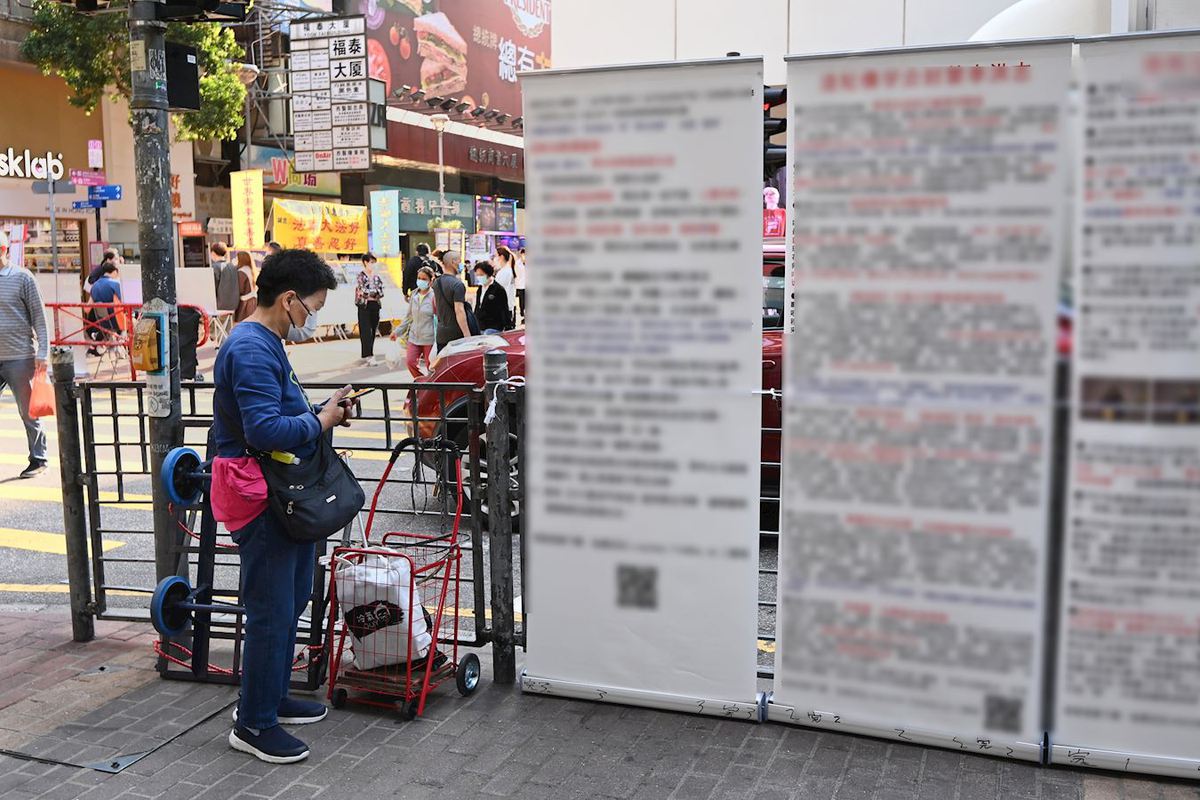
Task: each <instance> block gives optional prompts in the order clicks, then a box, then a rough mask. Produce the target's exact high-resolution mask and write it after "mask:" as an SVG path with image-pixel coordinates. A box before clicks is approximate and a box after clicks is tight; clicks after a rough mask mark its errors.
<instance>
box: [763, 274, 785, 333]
mask: <svg viewBox="0 0 1200 800" xmlns="http://www.w3.org/2000/svg"><path fill="white" fill-rule="evenodd" d="M782 271H783V267H779V272H781V273H782ZM762 282H763V303H762V306H763V321H762V325H763V330H772V329H778V328H782V327H783V307H784V306H783V303H784V296H785V292H784V289H785V288H786V287H785V285H784V277H783V275H782V274H780V275H769V276H768V275H764V276H763V279H762Z"/></svg>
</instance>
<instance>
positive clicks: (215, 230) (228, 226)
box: [208, 217, 233, 236]
mask: <svg viewBox="0 0 1200 800" xmlns="http://www.w3.org/2000/svg"><path fill="white" fill-rule="evenodd" d="M208 235H209V236H232V235H233V219H231V218H229V217H209V218H208Z"/></svg>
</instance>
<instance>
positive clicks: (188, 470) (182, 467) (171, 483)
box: [159, 447, 204, 508]
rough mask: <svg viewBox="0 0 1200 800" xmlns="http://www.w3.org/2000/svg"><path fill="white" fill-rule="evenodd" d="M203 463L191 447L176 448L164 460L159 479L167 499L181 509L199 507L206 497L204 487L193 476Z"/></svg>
mask: <svg viewBox="0 0 1200 800" xmlns="http://www.w3.org/2000/svg"><path fill="white" fill-rule="evenodd" d="M202 463H203V461H202V460H201V458H200V454H199V453H197V452H196V451H195V450H193V449H192V448H190V447H176V448H175V449H174V450H172V451H171V452H169V453H167V457H166V458H165V459H164V460H163V465H162V472H161V473H160V475H159V477H160V478H161V479H162V482H163V486H164V487H166V490H167V497H168V498H170V500H171V502H172V503H174V504H175V505H177V506H179V507H180V508H190V507H191V506H195V505H199V504H200V500H201V499H202V498H203V497H204V487H203V486H202V485H201V483H200V481H199V479H197V478H196V477H195V476H194V474H193V473H195V472H196V471H197V470H199V469H200V464H202Z"/></svg>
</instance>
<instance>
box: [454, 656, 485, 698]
mask: <svg viewBox="0 0 1200 800" xmlns="http://www.w3.org/2000/svg"><path fill="white" fill-rule="evenodd" d="M481 673H482V670H481V669H480V667H479V656H477V655H475V654H474V653H467V654H466V655H465V656H463V657H462V658H461V659H459V661H458V669H457V670H455V672H454V682H455V683H456V684H458V693H459V694H461V695H462V696H463V697H470V696H471V695H473V694H475V690H476V689H477V688H479V676H480V674H481Z"/></svg>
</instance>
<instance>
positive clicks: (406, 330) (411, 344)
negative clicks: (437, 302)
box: [392, 267, 434, 378]
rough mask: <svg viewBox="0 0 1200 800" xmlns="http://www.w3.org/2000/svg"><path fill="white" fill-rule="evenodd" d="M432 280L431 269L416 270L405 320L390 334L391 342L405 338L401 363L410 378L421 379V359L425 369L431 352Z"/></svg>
mask: <svg viewBox="0 0 1200 800" xmlns="http://www.w3.org/2000/svg"><path fill="white" fill-rule="evenodd" d="M433 278H434V275H433V270H432V269H431V268H429V267H421V268H420V269H419V270H417V288H415V289H413V292H412V294H410V295H409V296H408V316H407V317H405V318H404V321H403V322H401V323H400V325H399V326H398V327H397V328H396V329H395V330H393V331H392V339H393V340H394V339H396V338H397V337H399V338H404V337H406V336H407V337H408V346H407V347H406V348H405V360H406V361H407V362H408V371H409V373H411V374H412V376H413V377H414V378H419V377H421V375H422V372H421V360H422V359H424V360H425V364H426V366H428V365H429V353H430V351H431V350H432V349H433V342H434V334H433V292H431V291H430V290H429V287H430V285H431V284H432V283H433Z"/></svg>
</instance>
